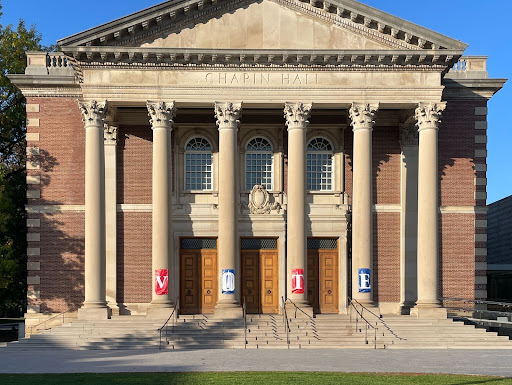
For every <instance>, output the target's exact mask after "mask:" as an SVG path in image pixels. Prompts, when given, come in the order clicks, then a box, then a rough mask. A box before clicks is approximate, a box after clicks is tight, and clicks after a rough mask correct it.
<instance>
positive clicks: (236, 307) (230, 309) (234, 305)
mask: <svg viewBox="0 0 512 385" xmlns="http://www.w3.org/2000/svg"><path fill="white" fill-rule="evenodd" d="M243 317H244V310H243V309H242V306H240V304H238V302H234V301H219V302H217V305H215V308H214V309H213V318H220V319H235V318H243Z"/></svg>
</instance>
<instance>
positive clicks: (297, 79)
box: [293, 74, 302, 84]
mask: <svg viewBox="0 0 512 385" xmlns="http://www.w3.org/2000/svg"><path fill="white" fill-rule="evenodd" d="M293 84H302V82H301V81H300V75H299V74H297V75H295V79H293Z"/></svg>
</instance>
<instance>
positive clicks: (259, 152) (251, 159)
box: [245, 138, 272, 190]
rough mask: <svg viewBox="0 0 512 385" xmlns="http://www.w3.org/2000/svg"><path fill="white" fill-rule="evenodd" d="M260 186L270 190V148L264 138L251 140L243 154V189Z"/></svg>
mask: <svg viewBox="0 0 512 385" xmlns="http://www.w3.org/2000/svg"><path fill="white" fill-rule="evenodd" d="M255 185H262V186H264V187H265V188H266V189H267V190H272V146H271V144H270V142H269V141H268V140H266V139H265V138H254V139H252V140H251V141H250V142H249V144H248V145H247V148H246V154H245V188H246V190H252V188H253V187H254V186H255Z"/></svg>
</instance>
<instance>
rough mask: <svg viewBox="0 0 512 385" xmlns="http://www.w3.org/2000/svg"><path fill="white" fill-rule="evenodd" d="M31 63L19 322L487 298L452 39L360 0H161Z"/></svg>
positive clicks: (461, 78)
mask: <svg viewBox="0 0 512 385" xmlns="http://www.w3.org/2000/svg"><path fill="white" fill-rule="evenodd" d="M59 46H60V49H61V51H62V52H57V53H50V54H48V53H42V52H28V53H27V57H28V66H27V69H26V72H25V74H21V75H10V79H11V80H12V82H13V83H14V84H15V85H16V86H17V87H19V89H21V90H22V92H23V94H24V95H25V97H26V99H27V154H28V160H27V188H28V190H27V200H28V202H27V206H26V210H27V218H28V219H27V228H28V235H27V237H28V244H29V246H28V250H27V253H28V277H27V286H28V309H27V318H38V317H41V316H42V314H48V313H50V314H56V313H60V312H64V311H67V310H72V311H74V310H77V311H78V317H79V318H82V319H85V320H87V319H107V318H108V317H110V316H111V315H112V314H114V315H115V314H121V315H123V314H133V315H147V316H148V317H155V318H166V317H168V316H169V314H170V311H171V309H172V308H173V306H174V304H175V302H176V301H179V304H180V305H179V311H180V313H182V314H199V313H213V314H214V315H215V317H219V318H235V317H241V316H242V307H241V306H242V303H243V301H244V300H245V303H246V306H247V312H248V313H256V314H268V313H270V314H277V313H279V311H280V303H281V301H282V298H285V299H286V298H289V299H291V300H292V301H293V302H294V303H295V304H297V306H299V307H300V308H302V309H303V310H304V311H305V312H306V313H308V314H312V313H336V314H340V313H341V314H343V313H346V312H347V308H348V304H349V302H350V300H351V299H352V298H353V299H356V300H357V301H359V302H360V303H362V304H363V305H365V306H368V307H370V308H374V309H378V311H380V313H381V314H402V313H407V314H408V313H409V312H410V314H413V315H417V316H418V317H423V316H424V317H430V318H432V317H444V318H446V309H445V308H444V307H443V305H444V304H445V303H444V301H443V298H448V297H458V298H468V299H480V298H482V299H483V298H486V250H487V249H486V241H487V235H486V227H487V221H486V182H487V180H486V169H487V167H486V156H487V150H486V142H487V136H486V133H487V122H486V117H487V101H488V100H489V99H490V98H491V97H492V96H493V95H494V94H495V93H496V92H497V91H498V90H500V89H501V87H502V86H503V84H504V82H505V80H503V79H491V78H489V76H488V73H487V70H486V57H475V56H473V57H464V56H463V53H464V50H465V49H466V47H467V45H466V44H464V43H462V42H460V41H457V40H454V39H451V38H449V37H446V36H443V35H441V34H439V33H436V32H434V31H431V30H428V29H425V28H422V27H420V26H417V25H415V24H412V23H409V22H407V21H405V20H402V19H400V18H397V17H394V16H392V15H389V14H387V13H384V12H381V11H378V10H376V9H374V8H371V7H369V6H366V5H364V4H362V3H359V2H356V1H354V0H310V1H306V2H304V1H300V0H187V1H182V0H179V1H178V0H172V1H166V2H163V3H161V4H158V5H155V6H152V7H150V8H148V9H145V10H142V11H140V12H137V13H134V14H132V15H129V16H126V17H123V18H120V19H118V20H114V21H112V22H109V23H107V24H104V25H101V26H98V27H96V28H92V29H89V30H87V31H84V32H81V33H78V34H76V35H73V36H70V37H67V38H64V39H62V40H60V41H59Z"/></svg>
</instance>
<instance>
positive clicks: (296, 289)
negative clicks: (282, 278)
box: [292, 269, 304, 294]
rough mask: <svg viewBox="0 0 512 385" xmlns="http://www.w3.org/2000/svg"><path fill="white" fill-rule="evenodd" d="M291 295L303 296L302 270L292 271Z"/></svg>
mask: <svg viewBox="0 0 512 385" xmlns="http://www.w3.org/2000/svg"><path fill="white" fill-rule="evenodd" d="M292 294H304V269H292Z"/></svg>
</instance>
